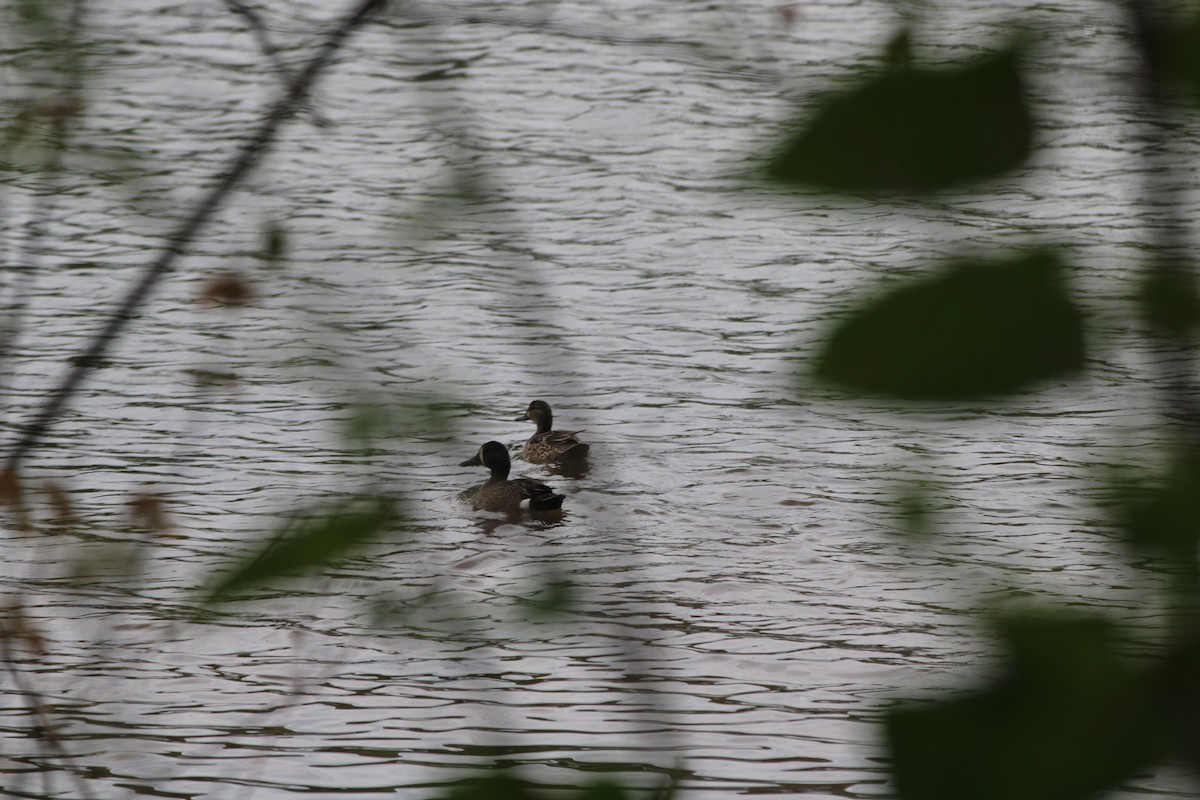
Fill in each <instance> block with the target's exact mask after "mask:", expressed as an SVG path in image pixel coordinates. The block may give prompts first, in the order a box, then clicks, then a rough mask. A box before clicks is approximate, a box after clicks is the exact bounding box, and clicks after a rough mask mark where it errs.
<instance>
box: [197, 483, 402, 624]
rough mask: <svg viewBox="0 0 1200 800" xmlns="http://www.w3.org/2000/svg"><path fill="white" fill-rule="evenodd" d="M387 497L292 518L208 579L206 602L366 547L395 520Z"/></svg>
mask: <svg viewBox="0 0 1200 800" xmlns="http://www.w3.org/2000/svg"><path fill="white" fill-rule="evenodd" d="M396 516H397V515H396V511H395V503H394V502H393V501H392V500H390V499H389V498H386V497H374V496H369V497H354V498H350V499H348V500H345V501H342V502H340V503H337V504H335V505H333V506H332V507H330V508H325V509H317V510H311V511H307V512H304V513H301V514H297V515H296V516H294V517H293V518H292V519H291V520H290V521H289V522H288V523H287V524H285V525H284V526H283V528H282V529H281V530H279V531H278V532H277V533H275V534H274V535H273V536H271V537H270V538H269V539H268V540H267V541H266V542H265V543H264V545H263V546H262V547H261V548H259V549H258V550H257V551H255V552H252V553H250V554H249V555H248V556H247V557H245V558H243V559H242V560H241V562H240V563H238V564H236V565H235V566H234V567H233V569H231V570H229V571H228V572H226V573H225V574H224V575H222V576H220V577H218V578H217V579H215V580H214V581H212V583H211V585H210V587H209V588H208V590H207V592H206V595H207V600H206V602H209V603H211V602H217V601H220V600H223V599H225V598H226V597H227V596H228V595H230V594H232V593H234V592H236V591H239V590H241V589H245V588H247V587H250V586H259V585H262V584H266V583H270V582H272V581H274V580H277V579H279V578H283V577H289V576H292V575H296V574H298V573H302V572H305V571H308V570H312V569H317V568H320V567H322V566H324V565H326V564H329V563H330V562H332V561H335V560H337V559H339V558H341V557H343V556H345V555H347V554H348V553H350V552H351V551H352V550H354V549H355V548H357V547H360V546H362V545H363V544H366V543H367V542H369V541H370V540H372V539H373V538H374V537H375V536H377V535H378V534H380V533H381V532H382V531H383V530H384V529H386V528H387V527H388V526H389V525H391V524H392V523H393V522H395V520H396Z"/></svg>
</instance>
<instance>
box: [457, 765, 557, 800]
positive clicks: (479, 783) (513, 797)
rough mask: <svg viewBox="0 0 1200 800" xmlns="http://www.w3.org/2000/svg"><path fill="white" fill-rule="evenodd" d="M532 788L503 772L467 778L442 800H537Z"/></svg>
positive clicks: (537, 796)
mask: <svg viewBox="0 0 1200 800" xmlns="http://www.w3.org/2000/svg"><path fill="white" fill-rule="evenodd" d="M538 798H539V795H537V794H535V793H534V792H533V790H532V787H531V786H530V785H529V784H528V783H527V782H525V781H522V780H520V779H518V778H515V777H513V776H512V775H509V774H508V773H505V772H498V773H495V774H493V775H483V776H481V777H474V778H468V779H467V780H465V781H463V782H462V783H461V784H459V785H458V786H457V787H455V788H454V789H453V790H451V791H450V792H448V793H446V794H445V795H444V800H537V799H538Z"/></svg>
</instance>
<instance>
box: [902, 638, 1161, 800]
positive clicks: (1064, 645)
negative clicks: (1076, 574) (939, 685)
mask: <svg viewBox="0 0 1200 800" xmlns="http://www.w3.org/2000/svg"><path fill="white" fill-rule="evenodd" d="M1000 633H1001V636H1002V637H1003V638H1004V640H1005V642H1006V644H1007V645H1008V650H1009V653H1010V659H1011V663H1010V666H1009V668H1008V670H1007V673H1006V674H1005V675H1003V676H1002V678H1001V679H1000V680H998V681H996V682H995V683H994V684H992V685H991V686H988V687H987V688H985V689H982V690H980V691H977V692H974V693H972V694H969V695H967V696H965V697H960V698H956V699H952V700H942V701H938V702H936V703H932V704H922V705H909V706H902V707H900V708H899V709H897V710H895V711H893V712H892V713H891V714H890V715H889V717H888V720H887V730H886V733H887V738H888V741H889V747H890V750H891V753H892V757H893V758H894V759H895V769H894V775H895V779H896V786H897V788H898V789H899V794H900V796H901V797H904V798H905V800H963V798H971V800H1012V798H1016V797H1019V798H1022V800H1083V799H1084V798H1098V797H1101V796H1103V795H1104V794H1105V792H1106V791H1107V790H1109V789H1112V788H1114V787H1115V786H1116V785H1117V784H1118V783H1120V782H1121V781H1123V780H1126V779H1128V778H1129V777H1130V776H1132V775H1133V774H1134V773H1135V772H1136V771H1138V770H1139V769H1142V768H1144V767H1145V766H1147V765H1148V764H1150V763H1151V762H1152V761H1154V760H1155V759H1156V758H1158V757H1159V756H1160V755H1162V753H1163V751H1164V749H1165V743H1164V736H1163V731H1162V730H1161V726H1160V725H1159V723H1158V719H1157V718H1156V717H1155V716H1154V715H1153V714H1152V702H1153V701H1152V698H1151V695H1150V692H1149V691H1148V687H1147V686H1146V685H1145V683H1144V682H1143V681H1142V680H1141V676H1139V675H1138V674H1137V673H1136V672H1135V671H1134V670H1133V669H1132V668H1131V667H1130V666H1128V665H1127V664H1125V663H1123V662H1122V661H1121V660H1120V659H1119V658H1118V656H1117V654H1116V651H1117V649H1118V645H1117V637H1116V636H1115V634H1114V631H1113V629H1112V626H1111V625H1110V624H1109V623H1108V622H1107V621H1105V620H1102V619H1100V618H1096V617H1083V616H1079V617H1075V616H1066V615H1057V616H1055V615H1021V616H1017V617H1012V618H1009V619H1008V620H1006V621H1005V622H1004V623H1003V624H1002V626H1001V631H1000Z"/></svg>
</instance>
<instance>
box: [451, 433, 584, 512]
mask: <svg viewBox="0 0 1200 800" xmlns="http://www.w3.org/2000/svg"><path fill="white" fill-rule="evenodd" d="M459 466H460V467H480V466H482V467H487V468H488V470H490V471H491V473H492V474H491V476H490V477H489V478H488V479H487V481H485V482H484V484H483V485H482V486H480V487H479V491H477V492H476V493H475V498H474V499H473V500H472V505H473V506H474V507H475V509H476V510H477V511H503V512H507V513H512V512H514V511H520V510H522V509H527V510H529V511H552V510H554V509H557V508H562V504H563V500H564V497H563V495H561V494H558V493H557V492H555V491H554V490H553V489H552V488H550V487H549V486H547V485H546V484H544V483H542V482H541V481H535V480H534V479H533V478H514V479H513V480H509V479H508V473H509V471H510V470H511V469H512V461H511V460H510V459H509V457H508V448H506V447H505V446H504V445H502V444H500V443H499V442H488V443H487V444H485V445H484V446H483V447H481V448H479V452H478V453H476V454H475V456H474V457H473V458H469V459H467V460H466V461H464V462H462V463H461V464H459Z"/></svg>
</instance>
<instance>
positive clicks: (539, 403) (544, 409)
mask: <svg viewBox="0 0 1200 800" xmlns="http://www.w3.org/2000/svg"><path fill="white" fill-rule="evenodd" d="M522 420H530V421H532V422H534V423H535V424H536V425H537V428H538V433H545V432H546V431H548V430H550V428H551V427H553V425H554V414H553V412H551V411H550V404H549V403H547V402H545V401H544V400H534V401H533V402H532V403H530V404H529V408H527V409H525V413H524V414H522V415H521V416H519V417H517V419H516V421H517V422H521V421H522Z"/></svg>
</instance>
